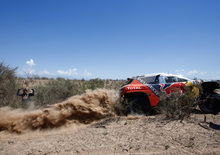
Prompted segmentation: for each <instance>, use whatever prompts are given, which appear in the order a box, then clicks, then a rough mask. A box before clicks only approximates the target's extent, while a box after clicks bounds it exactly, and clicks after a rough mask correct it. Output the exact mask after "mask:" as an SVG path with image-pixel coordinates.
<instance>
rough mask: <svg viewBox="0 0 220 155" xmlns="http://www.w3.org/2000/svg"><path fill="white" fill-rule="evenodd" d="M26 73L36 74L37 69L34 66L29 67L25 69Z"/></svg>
mask: <svg viewBox="0 0 220 155" xmlns="http://www.w3.org/2000/svg"><path fill="white" fill-rule="evenodd" d="M25 73H26V74H36V71H35V70H34V69H32V68H29V69H27V70H26V71H25Z"/></svg>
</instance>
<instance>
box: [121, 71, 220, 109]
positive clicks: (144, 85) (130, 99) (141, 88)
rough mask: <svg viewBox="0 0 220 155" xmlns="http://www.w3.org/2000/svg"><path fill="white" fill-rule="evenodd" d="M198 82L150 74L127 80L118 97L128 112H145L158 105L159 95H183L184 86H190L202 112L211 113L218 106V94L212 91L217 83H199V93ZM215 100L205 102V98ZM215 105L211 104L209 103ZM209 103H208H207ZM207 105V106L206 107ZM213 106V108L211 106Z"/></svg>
mask: <svg viewBox="0 0 220 155" xmlns="http://www.w3.org/2000/svg"><path fill="white" fill-rule="evenodd" d="M198 83H199V82H198V81H196V80H191V79H188V78H185V77H182V76H179V75H172V74H164V73H160V74H151V75H143V76H137V77H133V78H128V80H127V82H126V83H125V84H124V85H123V86H122V88H121V90H120V96H121V100H122V102H123V103H125V104H126V103H129V106H130V107H129V108H128V110H130V111H131V109H132V111H133V112H139V111H137V110H140V109H141V111H143V112H146V111H149V109H152V107H155V106H157V105H158V103H159V101H160V95H161V94H167V95H169V94H171V93H173V92H177V91H179V92H181V93H184V91H185V89H186V86H192V90H191V91H192V94H193V95H194V96H195V98H196V97H197V98H199V99H200V107H201V109H202V110H203V111H205V112H207V111H209V112H210V111H213V110H214V109H217V108H216V106H219V105H220V98H219V94H217V93H215V92H214V90H215V89H217V88H219V84H218V83H217V82H203V83H202V82H201V81H200V83H202V85H201V86H202V88H203V91H200V89H199V88H198V87H195V85H198ZM210 97H211V98H213V97H214V98H215V101H214V100H213V99H209V101H208V100H207V98H210ZM211 101H214V102H215V103H213V104H211V106H210V104H209V103H210V102H211ZM207 102H209V103H207ZM207 105H208V106H207ZM213 105H214V106H213Z"/></svg>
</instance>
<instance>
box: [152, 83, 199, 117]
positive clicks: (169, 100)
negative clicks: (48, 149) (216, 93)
mask: <svg viewBox="0 0 220 155" xmlns="http://www.w3.org/2000/svg"><path fill="white" fill-rule="evenodd" d="M194 106H195V97H194V96H193V95H192V92H191V88H190V87H187V88H186V92H185V93H181V92H178V91H177V92H174V93H171V94H170V95H166V94H162V95H161V96H160V102H159V104H158V106H157V107H156V108H155V109H156V111H157V112H159V113H161V114H165V116H166V118H168V119H178V120H181V121H182V120H183V119H184V118H189V117H190V115H191V113H192V111H193V109H194Z"/></svg>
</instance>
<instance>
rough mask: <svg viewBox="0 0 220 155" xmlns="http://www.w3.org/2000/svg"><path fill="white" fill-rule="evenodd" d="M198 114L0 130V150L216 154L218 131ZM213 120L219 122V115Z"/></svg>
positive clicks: (24, 154)
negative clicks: (181, 117) (20, 131)
mask: <svg viewBox="0 0 220 155" xmlns="http://www.w3.org/2000/svg"><path fill="white" fill-rule="evenodd" d="M202 118H203V115H199V114H197V115H193V116H192V118H191V119H190V120H188V121H183V122H182V123H180V122H179V121H170V120H164V119H163V116H161V115H157V116H148V117H147V116H129V117H110V118H105V119H103V120H101V121H98V122H95V123H92V124H89V125H82V124H74V123H73V124H69V125H66V126H64V127H62V128H58V129H51V130H50V129H46V130H41V131H27V132H26V133H23V134H20V135H18V134H15V133H9V132H8V131H2V132H0V154H8V155H10V154H21V155H30V154H45V155H46V154H48V155H49V154H216V155H217V154H220V131H217V130H213V129H210V128H209V129H205V128H203V127H201V126H199V125H198V123H199V122H200V121H201V120H202ZM207 121H213V118H212V116H211V115H208V117H207ZM214 121H215V123H220V115H217V116H215V119H214Z"/></svg>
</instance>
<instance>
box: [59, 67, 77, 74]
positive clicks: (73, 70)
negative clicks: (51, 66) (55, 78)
mask: <svg viewBox="0 0 220 155" xmlns="http://www.w3.org/2000/svg"><path fill="white" fill-rule="evenodd" d="M57 73H58V74H60V75H65V76H74V75H78V72H77V69H76V68H70V69H68V70H65V71H64V70H57Z"/></svg>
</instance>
